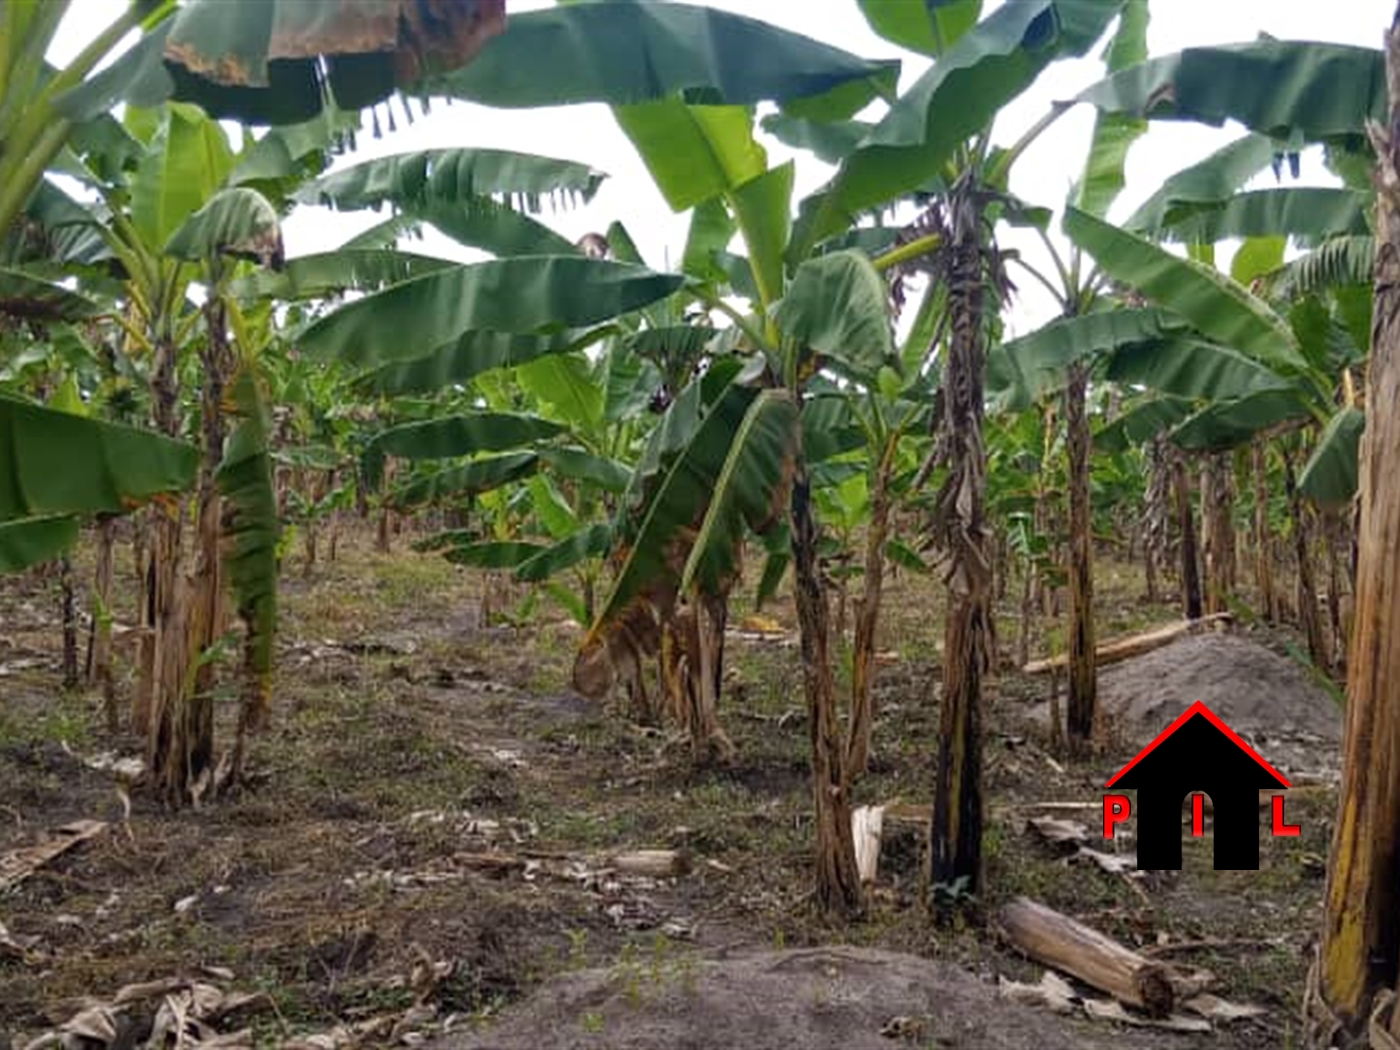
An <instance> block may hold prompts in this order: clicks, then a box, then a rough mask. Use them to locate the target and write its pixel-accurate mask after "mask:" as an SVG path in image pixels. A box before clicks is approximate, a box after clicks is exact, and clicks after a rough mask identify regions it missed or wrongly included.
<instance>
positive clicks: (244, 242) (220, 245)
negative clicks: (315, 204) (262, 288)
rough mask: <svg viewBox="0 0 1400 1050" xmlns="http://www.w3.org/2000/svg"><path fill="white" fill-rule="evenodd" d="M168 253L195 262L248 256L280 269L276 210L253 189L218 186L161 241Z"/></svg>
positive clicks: (279, 241)
mask: <svg viewBox="0 0 1400 1050" xmlns="http://www.w3.org/2000/svg"><path fill="white" fill-rule="evenodd" d="M165 251H166V254H168V255H173V256H174V257H175V258H177V259H186V260H189V261H191V262H198V261H201V260H204V259H210V258H213V257H214V256H216V255H231V256H233V257H235V258H239V259H250V260H252V261H254V262H257V263H259V264H260V265H262V266H266V267H271V268H272V269H274V270H278V269H281V267H282V263H283V256H284V251H283V247H282V224H281V222H280V221H279V220H278V218H277V211H276V209H275V208H273V206H272V205H271V203H269V202H268V200H267V198H266V197H264V196H263V195H262V194H261V193H259V192H258V191H257V190H250V189H248V187H246V186H239V187H236V188H234V189H231V190H220V191H219V192H218V193H216V194H215V195H214V196H213V198H212V199H210V201H209V203H208V204H205V205H204V206H203V207H202V208H200V209H199V210H198V211H197V212H195V213H194V214H193V215H191V216H190V217H189V218H188V219H186V220H185V221H184V222H183V223H181V224H180V228H179V229H177V230H176V231H175V233H174V234H173V235H172V236H171V238H170V240H169V241H168V242H167V243H166V245H165Z"/></svg>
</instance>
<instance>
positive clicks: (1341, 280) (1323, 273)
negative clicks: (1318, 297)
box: [1268, 234, 1376, 301]
mask: <svg viewBox="0 0 1400 1050" xmlns="http://www.w3.org/2000/svg"><path fill="white" fill-rule="evenodd" d="M1375 264H1376V239H1375V237H1373V236H1371V235H1369V234H1368V235H1364V236H1353V237H1334V238H1332V239H1331V240H1328V241H1325V242H1323V243H1322V244H1321V245H1319V246H1318V247H1317V248H1315V249H1314V250H1313V251H1310V252H1308V253H1307V254H1305V255H1300V256H1299V257H1298V258H1296V259H1293V260H1291V261H1290V262H1287V263H1284V265H1283V266H1282V267H1280V268H1279V270H1278V271H1277V272H1275V273H1273V274H1270V275H1269V278H1268V287H1269V291H1270V292H1271V293H1272V294H1273V295H1275V296H1277V297H1278V298H1280V299H1282V300H1284V301H1289V300H1293V299H1297V298H1299V297H1302V296H1307V295H1314V294H1317V293H1319V292H1327V291H1337V290H1339V289H1343V288H1346V287H1349V286H1357V285H1360V286H1363V287H1365V288H1366V289H1367V294H1368V295H1369V289H1370V287H1371V281H1372V279H1373V277H1374V270H1375Z"/></svg>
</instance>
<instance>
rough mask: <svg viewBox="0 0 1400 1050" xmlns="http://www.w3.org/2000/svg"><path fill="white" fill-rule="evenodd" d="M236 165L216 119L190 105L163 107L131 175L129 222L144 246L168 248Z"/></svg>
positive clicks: (226, 139) (226, 138) (225, 137)
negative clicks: (147, 143)
mask: <svg viewBox="0 0 1400 1050" xmlns="http://www.w3.org/2000/svg"><path fill="white" fill-rule="evenodd" d="M233 165H234V156H233V150H232V149H231V148H230V147H229V143H228V136H226V135H225V134H224V130H223V128H222V127H220V126H219V124H218V122H217V121H214V120H210V119H209V118H208V117H207V116H205V115H204V113H202V112H201V111H200V110H199V109H197V108H196V107H194V106H190V105H184V104H178V103H177V104H172V105H170V106H167V107H165V108H164V109H162V110H161V115H160V123H159V125H158V126H157V129H156V133H155V137H154V138H152V139H151V142H150V143H149V145H147V146H146V148H145V149H144V151H143V152H142V155H141V158H140V160H139V161H138V163H137V165H136V171H135V172H134V173H133V175H132V177H131V224H132V226H133V227H134V228H135V230H136V232H137V233H138V234H139V235H140V238H141V240H142V242H143V243H145V244H148V245H151V246H153V247H154V246H157V245H164V244H166V243H167V242H168V241H169V240H170V238H171V236H172V235H173V234H174V233H175V231H176V230H178V229H179V228H180V226H181V225H182V224H183V223H184V221H185V220H186V219H188V218H189V217H190V216H191V215H193V214H194V213H195V212H197V211H198V210H199V209H200V208H201V207H203V206H204V204H205V203H206V202H207V201H209V199H210V198H212V197H213V196H214V194H215V193H217V192H218V191H219V188H220V187H221V186H223V185H224V180H225V179H227V178H228V176H229V173H230V172H232V170H233Z"/></svg>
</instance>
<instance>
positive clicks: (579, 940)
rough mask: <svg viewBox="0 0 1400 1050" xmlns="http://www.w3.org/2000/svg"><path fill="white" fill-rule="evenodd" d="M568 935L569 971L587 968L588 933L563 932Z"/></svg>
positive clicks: (578, 931)
mask: <svg viewBox="0 0 1400 1050" xmlns="http://www.w3.org/2000/svg"><path fill="white" fill-rule="evenodd" d="M564 932H565V933H567V934H568V935H569V969H571V970H582V969H584V968H586V967H587V966H588V931H587V930H565V931H564Z"/></svg>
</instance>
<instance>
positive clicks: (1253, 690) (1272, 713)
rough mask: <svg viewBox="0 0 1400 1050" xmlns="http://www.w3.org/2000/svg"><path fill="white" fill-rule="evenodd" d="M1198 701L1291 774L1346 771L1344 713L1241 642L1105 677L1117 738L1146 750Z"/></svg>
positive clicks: (1104, 698)
mask: <svg viewBox="0 0 1400 1050" xmlns="http://www.w3.org/2000/svg"><path fill="white" fill-rule="evenodd" d="M1197 700H1200V701H1202V702H1203V703H1204V704H1205V705H1206V706H1207V707H1209V708H1210V709H1211V710H1212V711H1214V712H1215V713H1216V714H1217V715H1219V716H1220V717H1221V718H1222V719H1223V720H1224V721H1225V723H1226V724H1227V725H1229V726H1230V727H1231V728H1232V729H1234V730H1235V731H1236V732H1237V733H1239V734H1241V735H1242V736H1244V737H1245V738H1246V739H1247V740H1249V741H1250V742H1251V743H1252V744H1254V745H1255V746H1256V747H1257V748H1259V749H1260V751H1261V753H1262V754H1263V755H1264V757H1265V758H1267V759H1269V761H1270V762H1272V763H1273V764H1274V765H1276V766H1278V767H1279V768H1280V769H1281V770H1283V771H1284V772H1285V773H1315V772H1319V771H1325V770H1331V769H1335V768H1336V767H1337V766H1338V765H1339V763H1340V741H1341V738H1342V713H1341V710H1340V708H1339V707H1338V706H1337V704H1336V702H1335V701H1334V700H1333V699H1332V697H1331V696H1329V695H1328V693H1327V691H1326V690H1325V689H1323V688H1322V687H1321V686H1320V685H1318V684H1317V683H1316V682H1315V681H1313V680H1312V679H1311V678H1310V677H1309V675H1308V673H1307V671H1306V670H1304V669H1303V668H1302V667H1301V666H1299V665H1298V664H1297V663H1296V662H1294V661H1293V660H1291V659H1289V658H1288V657H1287V656H1281V655H1279V654H1278V653H1275V652H1273V651H1272V650H1270V649H1266V648H1265V647H1264V646H1262V645H1260V644H1258V643H1257V642H1254V641H1251V640H1250V639H1248V638H1246V637H1243V636H1241V635H1238V634H1228V633H1212V634H1201V635H1195V636H1190V637H1186V638H1183V639H1181V640H1180V641H1177V642H1173V643H1172V644H1171V645H1168V646H1165V647H1163V648H1161V649H1157V650H1155V651H1153V652H1150V653H1146V654H1145V655H1143V656H1139V657H1136V658H1135V659H1132V660H1125V661H1124V662H1123V663H1120V664H1112V665H1110V666H1108V667H1104V668H1101V669H1100V671H1099V704H1100V709H1101V710H1102V711H1103V713H1104V714H1105V715H1106V716H1107V718H1108V720H1109V723H1110V726H1111V729H1112V731H1113V733H1114V735H1115V736H1116V737H1117V738H1118V739H1119V740H1121V741H1122V742H1123V743H1124V744H1125V745H1131V747H1132V748H1137V747H1141V746H1142V745H1144V744H1146V743H1147V742H1148V741H1150V740H1151V739H1152V738H1153V737H1155V736H1156V735H1157V734H1158V733H1160V732H1161V731H1162V730H1163V729H1164V728H1166V726H1167V725H1168V724H1169V723H1170V722H1171V721H1172V719H1174V718H1176V717H1177V716H1178V715H1179V714H1181V713H1182V712H1183V711H1185V710H1186V709H1187V708H1188V707H1190V706H1191V705H1192V704H1193V703H1195V702H1196V701H1197Z"/></svg>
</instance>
